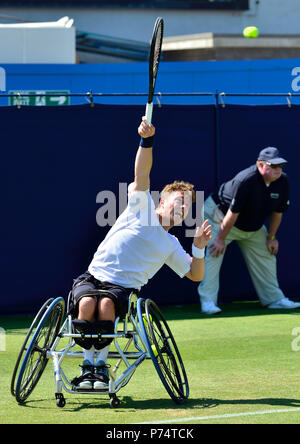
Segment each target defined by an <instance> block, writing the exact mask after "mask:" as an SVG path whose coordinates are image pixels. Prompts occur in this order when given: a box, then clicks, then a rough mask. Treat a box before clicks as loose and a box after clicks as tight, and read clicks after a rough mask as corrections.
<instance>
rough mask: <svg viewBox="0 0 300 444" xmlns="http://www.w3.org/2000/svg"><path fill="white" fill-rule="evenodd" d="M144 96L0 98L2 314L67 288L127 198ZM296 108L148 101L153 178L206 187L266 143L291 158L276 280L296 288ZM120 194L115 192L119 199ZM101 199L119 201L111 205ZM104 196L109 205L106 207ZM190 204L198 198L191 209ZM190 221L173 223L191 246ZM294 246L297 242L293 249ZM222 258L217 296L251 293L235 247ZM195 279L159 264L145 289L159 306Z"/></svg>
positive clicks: (189, 289) (187, 293) (33, 306)
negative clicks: (44, 102) (42, 102)
mask: <svg viewBox="0 0 300 444" xmlns="http://www.w3.org/2000/svg"><path fill="white" fill-rule="evenodd" d="M144 109H145V108H144V106H141V105H123V106H122V105H121V106H120V105H95V106H93V107H92V106H90V105H79V106H69V107H47V106H46V107H21V108H20V109H18V108H17V107H0V118H1V122H2V126H1V136H2V147H3V148H2V161H1V176H0V177H1V181H2V186H1V190H2V206H1V207H2V218H1V228H2V229H1V274H2V279H1V281H2V285H1V288H2V291H1V296H0V314H1V315H4V314H10V313H32V312H36V311H37V310H38V308H39V307H40V306H41V305H42V304H43V302H44V301H45V300H46V299H48V298H50V297H57V296H63V297H65V298H66V297H67V294H68V292H69V290H70V289H71V286H72V282H73V279H74V278H76V277H77V276H78V275H79V274H81V273H83V272H84V271H86V269H87V267H88V265H89V263H90V261H91V259H92V256H93V254H94V252H95V251H96V249H97V247H98V244H99V243H100V242H101V240H102V239H103V238H104V236H105V235H106V233H107V231H108V230H109V228H110V226H109V225H110V223H111V221H112V220H113V219H114V217H117V216H118V215H119V214H120V212H121V211H122V210H123V209H124V204H125V205H126V187H127V185H128V184H129V183H131V182H132V180H133V171H134V159H135V154H136V150H137V147H138V143H139V136H138V134H137V128H138V125H139V123H140V119H141V116H142V115H143V113H144ZM299 119H300V107H298V106H293V107H292V108H288V107H287V106H261V107H260V106H234V105H227V106H225V107H224V108H223V107H222V106H220V107H218V108H216V107H215V106H214V105H178V106H177V105H164V106H162V107H161V108H159V107H155V110H154V120H153V123H154V125H155V126H156V138H155V149H154V163H153V168H152V172H151V189H152V191H157V192H159V191H160V190H161V189H162V188H163V186H164V185H165V184H166V183H170V182H172V181H173V180H175V179H183V180H187V181H189V182H192V183H194V184H195V188H196V190H197V191H204V193H205V197H207V196H208V195H209V193H210V192H212V191H214V190H215V189H216V188H217V186H218V184H219V183H221V182H222V181H225V180H229V179H230V178H231V177H232V176H233V175H234V174H236V173H237V172H238V171H239V170H241V169H243V168H246V167H247V166H249V165H251V164H253V163H255V161H256V157H257V154H258V152H259V151H260V150H261V149H262V148H263V147H265V146H269V145H273V146H277V147H278V148H279V149H280V151H281V152H282V154H283V156H284V157H286V158H287V159H288V160H289V164H288V167H287V173H288V175H289V177H290V180H291V188H292V195H291V208H290V211H289V213H288V214H287V215H286V216H285V217H284V219H283V223H282V227H281V228H280V233H279V240H280V253H279V279H280V284H281V287H282V288H283V290H284V291H285V293H286V295H287V296H289V297H292V298H293V297H297V296H299V292H298V290H299V284H300V276H299V273H297V265H298V263H297V251H298V248H299V242H300V241H299V240H298V239H299V236H297V220H298V219H299V205H298V204H297V199H298V196H297V192H296V189H297V178H298V171H297V168H298V160H300V155H299V150H298V146H300V140H299V139H300V136H299V131H298V122H299ZM114 199H115V201H114ZM108 200H110V203H111V202H113V204H114V203H115V206H114V205H113V206H112V207H111V206H110V208H115V211H114V210H111V209H110V210H108V205H107V203H108ZM106 205H107V206H106ZM193 212H195V209H193ZM187 228H190V227H186V226H183V227H179V228H176V229H174V230H173V234H175V235H176V236H177V237H178V238H179V239H180V241H181V242H182V244H183V246H184V248H185V249H186V250H187V251H188V252H191V243H192V238H191V237H187V236H186V232H187ZM291 245H292V246H293V247H292V248H291ZM229 248H230V249H231V250H232V251H231V253H232V255H231V257H230V258H229V255H228V253H227V256H228V257H227V260H226V258H225V261H224V266H223V270H222V275H221V291H220V300H221V302H226V301H231V300H249V299H255V298H256V296H255V292H254V290H253V288H252V284H251V282H250V278H249V277H248V274H247V272H246V268H245V266H244V264H243V262H242V261H241V256H240V253H239V251H238V250H237V248H236V247H235V246H234V245H233V246H230V247H229ZM196 289H197V284H195V283H193V282H191V281H189V280H188V279H180V278H178V276H177V275H175V274H174V273H173V272H172V271H170V270H169V269H168V267H166V266H165V267H163V268H162V269H161V270H160V271H159V272H158V274H157V275H156V276H155V277H154V278H153V279H152V280H151V281H150V282H149V283H148V284H147V286H146V287H145V288H144V289H143V290H142V294H143V296H144V297H151V298H152V299H154V300H156V301H157V302H158V303H159V304H160V305H168V304H185V303H197V302H198V296H197V290H196Z"/></svg>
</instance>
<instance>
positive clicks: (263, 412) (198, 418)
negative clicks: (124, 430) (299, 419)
mask: <svg viewBox="0 0 300 444" xmlns="http://www.w3.org/2000/svg"><path fill="white" fill-rule="evenodd" d="M298 410H300V407H295V408H294V409H278V410H260V411H258V412H244V413H227V414H224V415H211V416H195V417H191V418H177V419H164V420H162V421H151V422H139V423H136V424H173V423H175V422H180V423H181V422H187V421H206V420H209V419H222V418H237V417H239V416H254V415H270V414H272V413H289V412H297V411H298Z"/></svg>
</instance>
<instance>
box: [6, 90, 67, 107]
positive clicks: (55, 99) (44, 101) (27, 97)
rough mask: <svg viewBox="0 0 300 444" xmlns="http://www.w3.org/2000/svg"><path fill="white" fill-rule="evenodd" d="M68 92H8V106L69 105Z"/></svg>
mask: <svg viewBox="0 0 300 444" xmlns="http://www.w3.org/2000/svg"><path fill="white" fill-rule="evenodd" d="M66 94H70V91H9V105H10V106H25V105H29V106H64V105H70V97H69V96H68V95H66Z"/></svg>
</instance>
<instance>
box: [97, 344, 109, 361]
mask: <svg viewBox="0 0 300 444" xmlns="http://www.w3.org/2000/svg"><path fill="white" fill-rule="evenodd" d="M109 348H110V344H108V345H107V346H106V347H104V348H102V349H101V350H99V351H98V352H97V353H96V362H98V361H104V362H105V363H106V361H107V357H108V352H109Z"/></svg>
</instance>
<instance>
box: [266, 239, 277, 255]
mask: <svg viewBox="0 0 300 444" xmlns="http://www.w3.org/2000/svg"><path fill="white" fill-rule="evenodd" d="M267 248H268V250H269V252H270V253H271V254H273V255H274V256H276V254H277V253H278V250H279V242H278V240H277V239H274V240H267Z"/></svg>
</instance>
